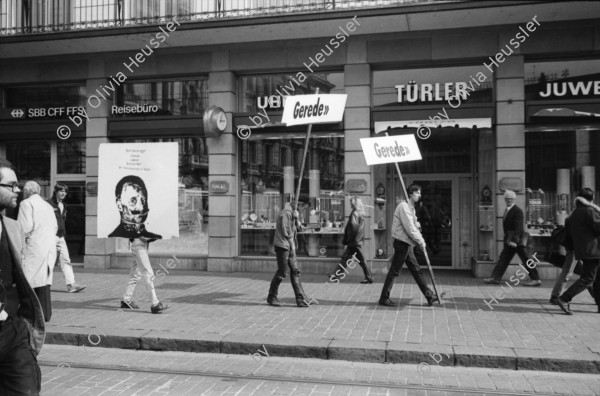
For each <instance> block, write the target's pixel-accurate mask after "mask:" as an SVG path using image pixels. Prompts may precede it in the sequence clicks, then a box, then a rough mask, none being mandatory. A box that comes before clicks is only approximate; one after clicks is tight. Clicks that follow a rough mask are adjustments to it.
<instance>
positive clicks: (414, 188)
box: [407, 183, 421, 195]
mask: <svg viewBox="0 0 600 396" xmlns="http://www.w3.org/2000/svg"><path fill="white" fill-rule="evenodd" d="M407 190H408V195H410V194H412V193H414V192H415V191H421V186H419V185H418V184H415V183H413V184H411V185H410V186H408V189H407Z"/></svg>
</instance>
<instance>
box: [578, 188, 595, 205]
mask: <svg viewBox="0 0 600 396" xmlns="http://www.w3.org/2000/svg"><path fill="white" fill-rule="evenodd" d="M577 196H578V197H581V198H584V199H587V200H588V201H590V202H592V201H593V200H594V190H592V189H591V188H587V187H584V188H582V189H581V190H579V194H577Z"/></svg>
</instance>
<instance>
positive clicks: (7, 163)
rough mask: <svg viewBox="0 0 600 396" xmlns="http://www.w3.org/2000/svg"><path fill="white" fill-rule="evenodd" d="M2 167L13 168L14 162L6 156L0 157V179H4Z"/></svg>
mask: <svg viewBox="0 0 600 396" xmlns="http://www.w3.org/2000/svg"><path fill="white" fill-rule="evenodd" d="M2 168H8V169H12V164H11V163H10V161H9V160H7V159H6V158H4V157H0V180H2V179H4V175H3V174H2Z"/></svg>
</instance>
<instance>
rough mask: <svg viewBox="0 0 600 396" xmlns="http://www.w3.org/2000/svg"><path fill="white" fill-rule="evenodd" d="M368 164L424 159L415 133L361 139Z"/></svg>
mask: <svg viewBox="0 0 600 396" xmlns="http://www.w3.org/2000/svg"><path fill="white" fill-rule="evenodd" d="M360 145H361V146H362V149H363V154H364V155H365V160H366V161H367V165H378V164H388V163H392V162H405V161H416V160H420V159H422V157H421V152H420V151H419V146H418V145H417V140H416V139H415V135H399V136H386V137H376V138H364V139H360Z"/></svg>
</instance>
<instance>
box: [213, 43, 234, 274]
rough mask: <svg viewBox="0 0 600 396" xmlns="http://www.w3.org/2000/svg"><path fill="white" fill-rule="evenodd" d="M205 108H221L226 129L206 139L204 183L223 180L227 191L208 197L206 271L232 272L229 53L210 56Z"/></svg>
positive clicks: (232, 157) (232, 232) (230, 76)
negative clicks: (217, 135) (206, 167)
mask: <svg viewBox="0 0 600 396" xmlns="http://www.w3.org/2000/svg"><path fill="white" fill-rule="evenodd" d="M208 78H209V93H208V99H209V105H215V106H219V107H221V108H223V110H225V111H226V112H227V121H228V126H227V130H226V131H225V133H224V134H223V135H221V136H219V137H216V138H207V139H206V141H207V145H208V180H209V184H210V182H211V181H213V180H219V181H227V182H228V183H229V191H228V192H227V193H225V194H212V193H211V194H210V196H209V199H208V213H209V237H208V264H207V270H208V271H225V272H231V271H233V269H234V267H233V261H234V258H235V257H236V256H237V255H238V254H237V253H238V246H237V244H236V236H237V235H239V231H238V228H239V227H238V226H237V225H238V223H237V222H236V219H237V212H238V199H237V191H238V178H237V176H236V175H237V173H238V164H237V156H236V149H237V139H238V137H237V135H236V134H235V133H232V129H233V128H232V116H231V114H232V112H233V111H235V109H236V108H237V103H236V91H237V89H236V81H237V80H236V78H235V75H234V74H233V73H232V72H230V71H229V52H227V51H221V52H219V51H216V52H213V53H212V66H211V72H210V74H209V77H208Z"/></svg>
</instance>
